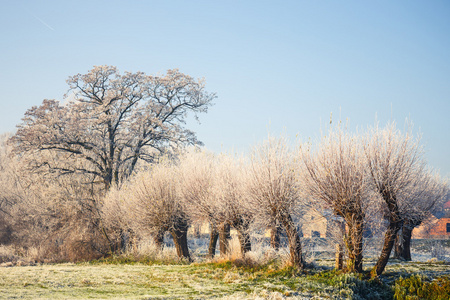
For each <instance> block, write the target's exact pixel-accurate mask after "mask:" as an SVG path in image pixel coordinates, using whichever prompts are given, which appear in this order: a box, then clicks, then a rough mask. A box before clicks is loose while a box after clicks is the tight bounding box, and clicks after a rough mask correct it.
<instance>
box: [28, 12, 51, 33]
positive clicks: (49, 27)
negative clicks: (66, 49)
mask: <svg viewBox="0 0 450 300" xmlns="http://www.w3.org/2000/svg"><path fill="white" fill-rule="evenodd" d="M32 15H33V17H35V18H36V19H37V20H38V21H39V22H41V23H42V24H44V25H45V26H47V28H48V29H51V30H53V31H55V29H53V27H52V26H50V25H48V24H47V23H45V22H44V21H43V20H42V19H41V18H39V17H38V16H36V15H35V14H32Z"/></svg>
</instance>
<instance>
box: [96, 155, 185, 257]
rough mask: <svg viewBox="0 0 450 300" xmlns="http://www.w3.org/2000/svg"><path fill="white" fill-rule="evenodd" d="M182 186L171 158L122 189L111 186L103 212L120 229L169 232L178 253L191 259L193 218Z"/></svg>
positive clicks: (155, 233) (137, 177) (153, 166)
mask: <svg viewBox="0 0 450 300" xmlns="http://www.w3.org/2000/svg"><path fill="white" fill-rule="evenodd" d="M181 187H182V186H181V176H180V173H179V170H178V168H177V166H175V165H174V164H173V163H171V162H169V161H168V160H167V161H163V162H159V163H158V164H154V165H152V167H151V168H150V170H148V171H142V172H139V173H137V174H136V175H135V176H133V177H131V180H127V181H126V182H125V183H124V184H123V185H122V186H121V188H120V189H116V188H113V189H111V190H110V191H109V192H108V194H107V196H106V197H105V200H104V202H105V203H104V205H103V215H104V216H105V218H106V220H107V222H108V224H109V225H110V226H111V225H112V226H111V227H113V228H117V229H118V230H119V231H123V230H127V229H129V228H130V229H132V230H133V231H134V232H136V234H138V235H140V236H143V235H146V234H149V235H152V236H154V237H158V238H160V239H162V237H161V236H160V235H161V234H163V233H164V232H166V231H168V232H170V234H171V235H172V237H173V241H174V245H175V249H176V251H177V254H178V256H179V257H180V258H187V259H190V254H189V248H188V244H187V231H188V228H189V224H190V218H189V216H188V215H187V213H186V207H185V205H184V204H185V202H184V201H183V196H182V192H181ZM157 241H158V239H157Z"/></svg>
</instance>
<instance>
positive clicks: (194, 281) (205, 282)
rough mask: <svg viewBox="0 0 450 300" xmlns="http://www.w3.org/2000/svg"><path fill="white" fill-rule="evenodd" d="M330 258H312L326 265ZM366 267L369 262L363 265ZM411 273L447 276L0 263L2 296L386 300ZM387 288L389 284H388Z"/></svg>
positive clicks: (401, 270) (448, 269) (406, 271)
mask: <svg viewBox="0 0 450 300" xmlns="http://www.w3.org/2000/svg"><path fill="white" fill-rule="evenodd" d="M332 263H333V262H332V261H331V260H323V261H318V262H316V264H317V265H316V266H315V267H316V268H319V269H321V270H327V269H330V267H329V266H330V265H332ZM366 265H367V266H370V262H368V263H367V264H366ZM412 273H416V274H424V275H427V276H429V277H431V278H433V277H436V276H441V275H443V274H447V275H450V265H449V264H446V263H443V262H436V261H430V262H410V263H405V262H399V261H393V262H391V263H390V264H389V265H388V267H387V269H386V273H385V275H383V276H382V278H381V282H380V281H373V282H369V281H367V280H360V279H359V278H358V277H357V276H356V277H355V276H354V275H348V274H342V275H336V274H335V273H333V271H322V272H317V271H310V272H309V274H302V275H298V274H297V275H296V274H294V275H293V273H292V270H290V269H289V268H288V269H286V268H285V269H283V270H275V269H272V267H271V266H265V267H262V268H259V267H252V266H248V265H244V266H240V265H239V264H233V263H230V262H222V263H193V264H177V265H164V264H144V263H123V262H121V263H117V262H115V263H111V262H101V261H100V262H94V263H80V264H72V263H69V264H43V265H36V266H14V267H4V268H0V274H1V276H0V298H1V299H49V298H51V299H87V298H91V299H189V298H190V299H212V298H216V299H217V298H218V299H286V298H288V299H386V297H392V292H391V291H390V290H389V288H388V285H391V286H392V284H393V282H394V281H395V279H397V278H399V277H400V276H409V275H410V274H412ZM391 290H392V289H391Z"/></svg>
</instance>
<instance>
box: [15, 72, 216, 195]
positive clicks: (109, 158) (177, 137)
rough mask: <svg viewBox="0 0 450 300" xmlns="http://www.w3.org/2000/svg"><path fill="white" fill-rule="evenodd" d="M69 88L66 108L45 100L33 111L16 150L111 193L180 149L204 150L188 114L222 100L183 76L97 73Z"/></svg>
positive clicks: (48, 168) (21, 130)
mask: <svg viewBox="0 0 450 300" xmlns="http://www.w3.org/2000/svg"><path fill="white" fill-rule="evenodd" d="M67 82H68V84H69V86H70V90H69V93H68V94H67V95H66V98H67V99H69V98H70V99H73V100H71V101H68V103H67V104H64V105H62V104H60V103H59V102H58V101H55V100H44V101H43V103H42V105H40V106H39V107H33V108H31V109H29V110H28V111H27V112H26V114H25V117H24V118H23V121H22V123H21V124H20V125H18V130H17V133H16V134H15V136H13V137H12V139H11V142H12V144H13V146H14V148H15V151H16V152H17V153H21V154H26V155H27V156H28V158H29V161H30V164H31V166H32V167H33V168H35V169H40V170H42V169H44V170H46V171H50V172H57V173H59V174H70V173H81V174H83V175H86V176H87V178H88V179H89V182H92V183H102V184H103V185H104V187H105V189H109V188H110V186H111V184H118V183H120V182H121V181H122V180H123V179H124V178H126V177H128V176H129V175H130V174H132V172H133V171H134V170H135V169H136V167H137V166H138V165H139V163H140V162H152V161H154V159H155V157H156V156H158V155H160V154H161V153H163V152H169V151H170V150H172V149H173V148H175V147H177V146H179V145H192V144H200V142H199V141H198V140H197V139H196V137H195V134H194V133H193V132H192V131H190V130H188V129H187V128H185V126H184V125H185V120H186V117H187V114H188V113H189V112H192V113H194V115H195V116H196V114H197V113H201V112H206V111H207V109H208V107H209V106H210V105H211V102H212V100H213V99H214V98H215V94H212V93H208V92H206V91H205V83H204V81H203V80H195V79H194V78H192V77H190V76H188V75H185V74H183V73H181V72H179V71H178V70H177V69H175V70H168V71H167V73H166V74H165V75H161V76H151V75H146V74H145V73H142V72H137V73H130V72H125V73H124V74H120V73H119V71H118V70H117V69H116V68H115V67H112V66H96V67H94V68H93V69H92V70H90V71H89V72H88V73H87V74H84V75H83V74H77V75H75V76H72V77H70V78H69V79H68V80H67ZM68 95H70V97H69V96H68ZM43 152H51V153H52V155H50V156H48V155H46V156H45V155H42V153H43Z"/></svg>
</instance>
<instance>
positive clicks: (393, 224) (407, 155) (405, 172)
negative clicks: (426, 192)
mask: <svg viewBox="0 0 450 300" xmlns="http://www.w3.org/2000/svg"><path fill="white" fill-rule="evenodd" d="M364 155H365V158H366V162H367V168H368V177H369V182H370V184H371V186H372V188H373V189H374V190H375V191H376V192H377V193H378V194H379V196H380V197H381V199H382V202H383V204H384V205H383V210H384V211H385V218H386V219H387V221H388V226H387V229H386V232H385V236H384V243H383V248H382V251H381V254H380V257H379V259H378V261H377V263H376V265H375V266H374V268H373V270H372V272H371V274H372V276H379V275H380V274H381V273H383V271H384V268H385V267H386V264H387V262H388V260H389V256H390V254H391V251H392V248H393V246H394V242H395V237H396V236H397V233H398V232H399V230H400V229H401V228H402V225H403V223H404V219H405V218H404V217H405V216H404V215H402V206H403V207H405V206H406V205H408V204H407V201H409V200H411V199H409V198H408V197H407V193H408V191H410V190H411V187H412V186H413V185H414V184H415V183H416V182H417V180H418V176H420V174H421V173H422V172H423V170H424V160H423V152H422V149H421V147H420V144H419V139H418V138H415V137H413V135H412V134H411V132H410V131H408V132H407V133H401V132H400V131H399V130H398V129H397V128H396V126H395V124H394V123H392V124H389V125H388V126H386V127H385V128H384V129H380V128H378V126H375V127H374V128H373V129H371V130H369V131H368V133H367V135H366V141H365V142H364ZM410 203H411V204H413V201H411V202H410Z"/></svg>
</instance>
